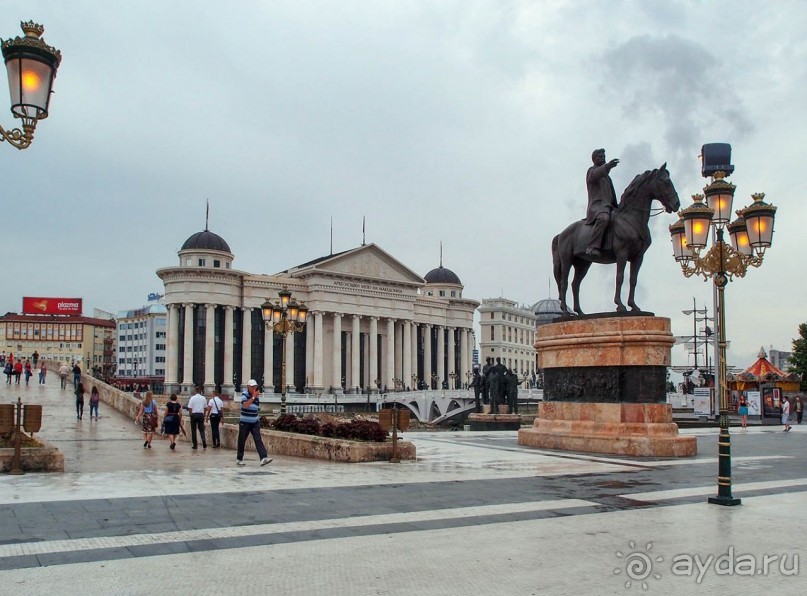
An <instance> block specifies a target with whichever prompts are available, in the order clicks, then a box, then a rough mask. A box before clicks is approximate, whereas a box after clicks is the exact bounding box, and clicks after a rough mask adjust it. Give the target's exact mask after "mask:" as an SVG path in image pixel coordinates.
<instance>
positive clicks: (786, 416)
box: [782, 396, 790, 432]
mask: <svg viewBox="0 0 807 596" xmlns="http://www.w3.org/2000/svg"><path fill="white" fill-rule="evenodd" d="M782 424H784V425H785V428H784V429H783V430H784V431H785V432H787V431H789V430H790V401H789V400H788V399H787V398H786V397H785V396H782Z"/></svg>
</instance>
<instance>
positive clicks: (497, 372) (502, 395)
mask: <svg viewBox="0 0 807 596" xmlns="http://www.w3.org/2000/svg"><path fill="white" fill-rule="evenodd" d="M520 384H521V380H519V378H518V375H517V374H516V373H515V372H514V371H512V370H510V369H509V368H507V367H506V366H505V365H504V364H502V359H501V358H496V363H495V364H494V362H493V358H486V359H485V365H484V366H483V367H482V370H481V371H480V370H479V369H478V368H475V369H474V377H473V380H472V381H471V384H470V385H469V387H470V388H471V389H473V390H474V398H475V399H476V412H477V413H481V412H482V404H483V403H484V404H485V405H487V404H490V406H491V408H490V411H491V412H492V413H494V414H497V413H498V410H499V406H500V405H504V404H506V405H507V406H508V409H509V413H510V414H517V413H518V386H519V385H520ZM480 398H481V399H480Z"/></svg>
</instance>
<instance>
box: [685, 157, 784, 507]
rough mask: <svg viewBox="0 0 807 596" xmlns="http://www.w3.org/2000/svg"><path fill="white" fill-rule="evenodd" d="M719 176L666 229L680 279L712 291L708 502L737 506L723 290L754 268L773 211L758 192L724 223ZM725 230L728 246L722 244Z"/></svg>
mask: <svg viewBox="0 0 807 596" xmlns="http://www.w3.org/2000/svg"><path fill="white" fill-rule="evenodd" d="M724 178H725V174H724V173H723V172H715V173H714V177H713V179H712V183H711V184H709V185H708V186H706V187H705V188H704V189H703V191H704V195H705V196H706V204H705V205H704V203H703V199H704V195H693V197H692V199H693V201H694V202H693V204H692V205H690V206H689V207H687V208H686V209H683V210H682V211H680V212H679V214H678V215H679V216H680V219H679V220H678V221H677V222H676V223H674V224H673V225H671V226H670V235H671V236H672V243H673V255H674V256H675V260H676V261H678V262H679V263H680V264H681V269H682V271H683V273H684V276H686V277H691V276H693V275H701V276H703V279H704V281H706V280H708V279H710V278H711V279H713V280H714V284H715V287H716V288H717V304H718V306H717V310H718V313H717V334H718V339H717V345H718V349H719V351H720V363H719V364H720V365H719V368H718V370H717V373H718V384H717V387H718V391H719V398H720V400H719V401H720V436H719V438H718V446H719V448H718V454H719V458H718V473H717V496H716V497H710V498H709V502H710V503H713V504H716V505H739V504H740V499H736V498H734V497H733V496H732V494H731V438H730V436H729V413H728V404H729V395H728V384H727V382H726V309H725V302H724V296H723V293H724V289H725V287H726V285H727V284H728V282H729V281H731V280H733V279H734V277H735V276H736V277H745V273H746V271H747V270H748V267H749V266H753V267H759V266H760V265H762V259H763V258H764V256H765V249H767V248H768V247H770V245H771V240H772V238H773V220H774V216H775V215H776V207H774V206H773V205H769V204H767V203H765V202H764V201H763V200H762V199H764V198H765V194H764V193H756V194H752V195H751V197H752V198H753V199H754V202H753V203H752V204H751V205H749V206H748V207H745V208H744V209H741V210H740V211H737V212H736V213H737V216H738V217H737V219H736V220H734V221H733V222H731V223H729V219H730V217H731V204H732V201H733V199H734V190H735V188H736V187H735V186H734V185H733V184H731V183H729V182H726V181H725V180H724ZM710 228H714V231H715V238H716V240H715V241H714V244H713V246H712V247H711V248H710V249H709V251H708V252H706V254H704V255H701V251H702V250H703V249H705V248H706V244H707V242H708V232H709V229H710ZM724 228H728V231H729V235H730V236H731V245H728V244H726V242H724V240H723V230H724Z"/></svg>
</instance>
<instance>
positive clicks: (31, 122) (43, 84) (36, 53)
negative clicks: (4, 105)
mask: <svg viewBox="0 0 807 596" xmlns="http://www.w3.org/2000/svg"><path fill="white" fill-rule="evenodd" d="M20 27H21V28H22V31H23V33H24V34H25V36H24V37H15V38H13V39H5V40H2V41H1V42H0V48H2V52H3V58H4V59H5V62H6V69H8V86H9V91H10V92H11V113H12V114H13V115H14V118H19V119H20V120H22V130H20V129H19V128H14V129H12V130H5V129H4V128H3V127H2V126H0V142H2V141H8V142H9V144H10V145H13V146H14V147H16V148H17V149H20V150H22V149H27V148H28V147H29V146H30V145H31V143H32V142H33V140H34V129H35V128H36V125H37V122H39V121H40V120H44V119H45V118H47V117H48V106H49V104H50V94H51V91H52V88H53V79H55V78H56V71H57V69H58V68H59V63H60V62H61V61H62V53H61V52H60V51H59V50H57V49H56V48H54V47H52V46H49V45H47V44H46V43H45V40H44V39H42V34H43V33H44V32H45V28H44V27H43V26H42V25H38V24H37V23H34V22H33V21H28V22H26V23H23V22H21V23H20Z"/></svg>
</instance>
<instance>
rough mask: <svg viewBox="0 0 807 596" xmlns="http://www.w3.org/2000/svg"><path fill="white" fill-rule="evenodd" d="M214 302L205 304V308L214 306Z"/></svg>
mask: <svg viewBox="0 0 807 596" xmlns="http://www.w3.org/2000/svg"><path fill="white" fill-rule="evenodd" d="M216 306H217V305H216V304H205V308H216Z"/></svg>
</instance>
